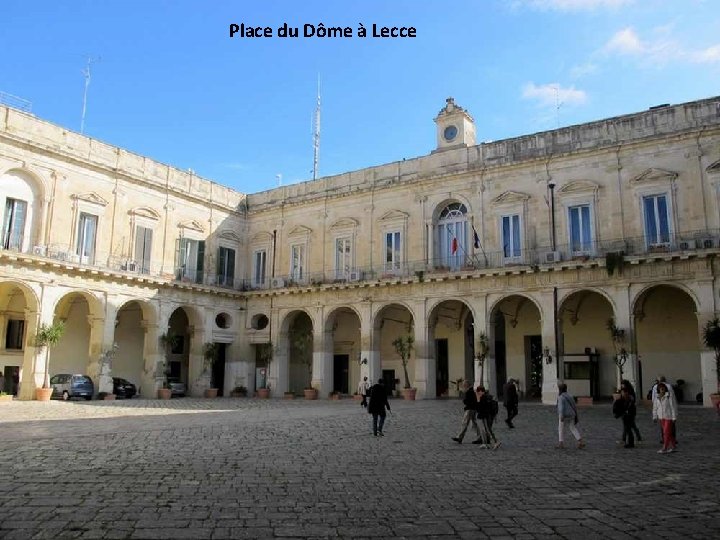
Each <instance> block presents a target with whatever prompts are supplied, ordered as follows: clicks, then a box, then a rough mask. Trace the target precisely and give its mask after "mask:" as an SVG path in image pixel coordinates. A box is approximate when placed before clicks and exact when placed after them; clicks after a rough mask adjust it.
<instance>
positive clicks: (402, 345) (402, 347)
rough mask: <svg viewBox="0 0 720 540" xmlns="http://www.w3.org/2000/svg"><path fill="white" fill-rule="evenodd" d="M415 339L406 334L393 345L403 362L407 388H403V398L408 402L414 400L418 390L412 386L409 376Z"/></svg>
mask: <svg viewBox="0 0 720 540" xmlns="http://www.w3.org/2000/svg"><path fill="white" fill-rule="evenodd" d="M414 343H415V338H414V337H413V335H412V334H406V335H404V336H400V337H398V338H396V339H395V340H394V341H393V342H392V344H393V347H395V352H396V353H397V354H398V356H399V357H400V359H401V360H402V367H403V374H404V375H405V386H404V387H403V397H404V398H405V399H407V400H414V399H415V394H416V392H417V388H412V387H411V386H410V377H409V376H408V370H407V365H408V362H409V361H410V355H411V354H412V350H413V344H414Z"/></svg>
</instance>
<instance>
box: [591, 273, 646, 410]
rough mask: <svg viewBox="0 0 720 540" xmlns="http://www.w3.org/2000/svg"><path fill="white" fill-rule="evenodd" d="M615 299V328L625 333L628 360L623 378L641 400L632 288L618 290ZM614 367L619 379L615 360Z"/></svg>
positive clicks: (601, 390) (602, 391) (601, 392)
mask: <svg viewBox="0 0 720 540" xmlns="http://www.w3.org/2000/svg"><path fill="white" fill-rule="evenodd" d="M613 299H614V300H615V305H616V308H617V312H616V313H615V314H614V318H615V326H617V327H618V328H619V329H621V330H624V331H625V343H624V347H622V348H624V349H625V355H626V360H625V364H624V365H623V367H622V370H623V373H622V378H623V379H627V380H628V381H630V384H632V385H633V388H635V390H636V392H637V393H638V399H640V398H641V397H642V396H640V395H639V394H640V390H641V389H642V384H641V383H642V381H640V377H639V373H640V369H639V367H640V366H639V364H638V357H637V351H636V350H635V346H634V344H635V325H636V320H635V315H633V314H632V313H631V312H630V288H629V287H622V288H618V289H617V290H616V291H615V294H614V295H613ZM612 354H613V355H614V354H615V352H614V351H613V353H612ZM613 367H614V368H615V371H616V375H615V377H616V378H618V379H619V377H620V370H619V369H618V367H617V364H616V363H615V359H614V358H613ZM619 383H620V381H619V380H618V381H617V383H616V384H618V386H619ZM598 390H599V392H600V394H601V395H602V394H604V393H605V389H604V388H599V389H598ZM608 390H609V389H608Z"/></svg>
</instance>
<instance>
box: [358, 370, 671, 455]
mask: <svg viewBox="0 0 720 540" xmlns="http://www.w3.org/2000/svg"><path fill="white" fill-rule="evenodd" d="M462 388H463V416H462V421H461V423H460V432H459V433H458V434H457V436H455V437H452V440H453V441H455V442H457V443H459V444H461V443H462V442H463V440H464V438H465V434H466V433H467V431H468V429H469V428H470V427H471V426H472V429H474V431H475V435H476V438H475V439H474V440H473V441H472V444H478V445H480V448H491V449H497V448H498V447H499V446H500V441H499V440H498V439H497V437H496V436H495V432H494V431H493V424H494V421H495V417H496V416H497V414H498V403H497V401H496V400H495V399H494V398H493V397H492V396H491V395H490V394H489V393H488V392H487V391H486V389H485V388H484V387H483V386H478V387H477V388H473V387H472V385H471V384H470V383H469V382H468V381H464V382H463V386H462ZM358 393H359V394H360V395H361V396H362V402H361V406H362V407H365V408H367V411H368V413H370V414H371V415H372V419H373V421H372V427H373V435H374V436H376V437H378V436H379V437H382V436H383V426H384V424H385V418H386V411H387V412H390V403H389V402H388V399H387V391H386V390H385V386H384V384H383V380H382V379H380V380H379V381H378V382H377V384H375V385H373V386H370V383H369V382H368V379H367V377H365V378H364V379H363V380H362V381H361V382H360V384H359V385H358ZM650 396H651V398H652V404H653V409H652V418H653V422H656V423H659V425H660V438H661V443H662V448H661V449H660V450H658V453H659V454H668V453H672V452H675V451H676V450H677V440H676V429H675V423H676V420H677V409H678V407H677V400H676V398H675V395H674V393H673V388H672V385H670V384H669V383H668V382H667V381H666V380H665V377H663V376H659V377H658V378H657V379H656V381H655V384H654V385H653V387H652V389H651V391H650ZM368 398H369V401H368ZM518 402H519V395H518V390H517V385H516V381H515V380H514V379H512V378H510V379H508V381H507V383H506V384H505V385H504V386H503V405H504V407H505V409H506V411H507V417H506V418H505V423H506V424H507V426H508V428H510V429H513V428H515V425H514V423H513V419H514V418H515V417H516V416H517V415H518ZM557 414H558V443H557V448H559V449H563V448H565V434H566V433H567V432H568V431H569V432H570V433H571V434H572V436H573V437H574V438H575V441H576V444H577V448H578V449H582V448H585V440H584V439H583V437H582V433H581V432H580V428H579V421H580V419H579V415H578V409H577V404H576V402H575V398H574V397H573V396H572V395H571V394H570V393H569V392H568V389H567V385H566V384H565V383H559V384H558V397H557ZM613 415H614V416H615V418H619V419H621V420H622V425H623V432H622V444H623V446H624V447H625V448H634V447H635V442H636V441H637V442H640V441H642V436H641V435H640V430H639V429H638V427H637V424H636V423H635V418H636V416H637V397H636V394H635V389H634V388H633V385H632V384H631V383H630V381H628V380H625V379H623V380H622V382H621V383H620V397H619V398H618V399H617V400H615V401H614V402H613Z"/></svg>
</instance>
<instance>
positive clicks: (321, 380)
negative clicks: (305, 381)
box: [310, 325, 334, 399]
mask: <svg viewBox="0 0 720 540" xmlns="http://www.w3.org/2000/svg"><path fill="white" fill-rule="evenodd" d="M332 348H333V334H332V331H330V332H328V331H325V329H324V327H323V326H322V325H313V350H312V355H313V359H312V362H313V364H312V382H311V383H310V385H311V386H312V387H313V388H315V389H316V390H317V391H318V397H319V398H320V399H327V398H328V397H329V395H330V392H332V391H333V369H334V366H333V352H332Z"/></svg>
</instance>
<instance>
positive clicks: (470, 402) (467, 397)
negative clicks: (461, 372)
mask: <svg viewBox="0 0 720 540" xmlns="http://www.w3.org/2000/svg"><path fill="white" fill-rule="evenodd" d="M463 391H464V392H465V394H464V396H463V405H464V406H465V408H464V409H463V418H462V423H461V424H460V426H461V427H460V433H459V434H458V436H457V437H453V438H452V440H453V441H455V442H456V443H462V441H463V438H465V433H466V432H467V428H468V426H469V425H470V423H472V426H473V428H474V429H475V435H477V438H478V440H480V428H479V427H478V425H477V421H476V420H475V411H476V410H477V397H476V396H475V390H473V389H472V386H470V383H469V382H467V381H465V382H464V383H463Z"/></svg>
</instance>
